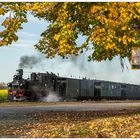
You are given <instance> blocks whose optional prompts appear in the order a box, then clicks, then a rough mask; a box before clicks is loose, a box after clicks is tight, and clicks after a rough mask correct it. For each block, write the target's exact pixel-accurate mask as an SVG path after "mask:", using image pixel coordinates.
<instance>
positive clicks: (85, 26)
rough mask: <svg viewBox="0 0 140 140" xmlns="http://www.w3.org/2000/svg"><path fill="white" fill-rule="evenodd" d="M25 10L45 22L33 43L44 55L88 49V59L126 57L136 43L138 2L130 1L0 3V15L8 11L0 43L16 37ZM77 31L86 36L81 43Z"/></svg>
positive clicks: (139, 22)
mask: <svg viewBox="0 0 140 140" xmlns="http://www.w3.org/2000/svg"><path fill="white" fill-rule="evenodd" d="M28 12H30V13H32V14H33V15H34V16H35V17H37V18H39V19H44V20H46V21H48V22H49V26H48V27H47V29H46V30H45V31H44V32H43V33H42V34H41V37H42V38H41V40H39V42H38V44H36V45H35V47H36V48H37V49H38V50H39V51H41V52H42V53H44V54H45V55H46V56H47V57H55V56H56V55H60V56H62V57H68V56H70V55H73V54H74V55H79V54H80V53H83V52H85V51H87V50H90V52H91V54H90V56H89V60H92V59H93V60H97V61H102V60H106V59H109V60H111V59H112V58H113V57H114V56H120V58H125V57H128V58H130V56H131V49H132V47H140V38H139V36H140V3H132V2H131V3H126V2H110V3H109V2H107V3H103V2H98V3H94V2H87V3H86V2H81V3H79V2H57V3H55V2H53V3H47V2H43V3H23V2H22V3H0V15H5V14H6V13H8V14H9V16H8V18H6V19H5V20H4V22H3V23H2V26H4V29H3V31H2V32H0V46H5V45H8V44H11V43H12V42H14V41H17V40H18V36H17V31H18V30H19V29H22V24H23V23H25V22H27V21H28V20H27V13H28ZM79 35H82V36H84V37H85V38H86V39H85V42H83V44H82V45H81V46H78V45H77V39H78V37H79Z"/></svg>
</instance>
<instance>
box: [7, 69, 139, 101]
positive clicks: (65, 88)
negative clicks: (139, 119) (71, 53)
mask: <svg viewBox="0 0 140 140" xmlns="http://www.w3.org/2000/svg"><path fill="white" fill-rule="evenodd" d="M8 87H9V96H8V100H9V101H15V100H17V101H23V100H26V101H37V100H41V99H42V98H43V97H47V96H48V95H49V93H50V92H53V93H54V94H57V95H58V96H59V97H61V99H62V100H73V99H75V100H89V99H90V100H101V99H110V100H111V99H115V100H117V99H118V100H126V99H130V100H131V99H132V100H139V99H140V86H139V85H134V84H126V83H117V82H110V81H103V80H89V79H86V78H84V79H74V78H66V77H60V76H57V75H55V74H54V73H48V72H47V73H31V75H30V78H27V79H24V78H23V69H18V70H17V74H16V75H14V77H13V81H12V82H11V83H9V84H8Z"/></svg>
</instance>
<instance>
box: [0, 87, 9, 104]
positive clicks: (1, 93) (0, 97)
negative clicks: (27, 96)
mask: <svg viewBox="0 0 140 140" xmlns="http://www.w3.org/2000/svg"><path fill="white" fill-rule="evenodd" d="M7 97H8V90H7V89H0V102H1V101H4V100H6V99H7Z"/></svg>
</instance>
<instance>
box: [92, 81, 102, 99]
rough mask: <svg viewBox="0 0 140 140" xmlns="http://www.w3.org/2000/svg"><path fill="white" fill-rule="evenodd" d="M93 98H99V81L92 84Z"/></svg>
mask: <svg viewBox="0 0 140 140" xmlns="http://www.w3.org/2000/svg"><path fill="white" fill-rule="evenodd" d="M94 99H95V100H100V99H101V83H100V82H96V83H95V84H94Z"/></svg>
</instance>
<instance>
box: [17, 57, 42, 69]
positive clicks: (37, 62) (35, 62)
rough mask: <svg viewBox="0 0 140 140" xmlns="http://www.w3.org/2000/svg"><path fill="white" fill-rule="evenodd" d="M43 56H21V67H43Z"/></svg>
mask: <svg viewBox="0 0 140 140" xmlns="http://www.w3.org/2000/svg"><path fill="white" fill-rule="evenodd" d="M43 59H44V58H43V57H41V56H39V55H38V56H34V55H32V56H27V55H26V56H22V57H21V58H20V63H19V68H22V69H23V68H27V69H32V68H35V67H41V66H42V65H43Z"/></svg>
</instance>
